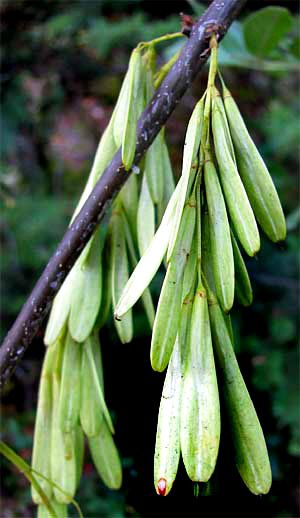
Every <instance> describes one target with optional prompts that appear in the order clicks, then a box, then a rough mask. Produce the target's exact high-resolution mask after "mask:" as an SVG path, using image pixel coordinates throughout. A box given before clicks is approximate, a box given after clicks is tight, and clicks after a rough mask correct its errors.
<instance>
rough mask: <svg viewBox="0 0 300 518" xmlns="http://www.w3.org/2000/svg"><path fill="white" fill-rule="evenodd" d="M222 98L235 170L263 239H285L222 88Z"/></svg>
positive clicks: (273, 195) (256, 158) (275, 205)
mask: <svg viewBox="0 0 300 518" xmlns="http://www.w3.org/2000/svg"><path fill="white" fill-rule="evenodd" d="M223 96H224V104H225V109H226V114H227V117H228V121H229V125H230V131H231V135H232V139H233V143H234V147H235V152H236V158H237V164H238V170H239V173H240V175H241V178H242V180H243V184H244V186H245V188H246V191H247V195H248V198H249V200H250V203H251V205H252V208H253V211H254V213H255V216H256V218H257V221H258V222H259V224H260V226H261V227H262V229H263V231H264V232H265V233H266V234H267V236H268V237H269V238H270V239H271V240H272V241H275V242H276V241H281V240H283V239H285V236H286V224H285V219H284V214H283V211H282V207H281V204H280V200H279V198H278V194H277V192H276V189H275V187H274V184H273V181H272V178H271V176H270V174H269V171H268V169H267V167H266V165H265V163H264V161H263V159H262V157H261V156H260V154H259V152H258V150H257V148H256V146H255V144H254V142H253V140H252V139H251V137H250V135H249V133H248V130H247V128H246V125H245V123H244V121H243V118H242V116H241V114H240V112H239V109H238V107H237V105H236V103H235V101H234V99H233V97H232V96H231V94H230V92H229V90H228V89H227V88H226V87H225V85H223Z"/></svg>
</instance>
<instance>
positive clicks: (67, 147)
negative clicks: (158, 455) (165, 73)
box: [0, 0, 299, 517]
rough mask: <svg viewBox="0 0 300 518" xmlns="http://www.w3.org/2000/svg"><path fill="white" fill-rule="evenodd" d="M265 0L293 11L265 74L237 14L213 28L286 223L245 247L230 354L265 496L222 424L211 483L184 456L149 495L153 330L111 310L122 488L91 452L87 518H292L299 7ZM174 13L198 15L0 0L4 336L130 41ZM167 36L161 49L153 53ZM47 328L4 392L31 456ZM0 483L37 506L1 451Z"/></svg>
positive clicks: (161, 29) (10, 425) (53, 230)
mask: <svg viewBox="0 0 300 518" xmlns="http://www.w3.org/2000/svg"><path fill="white" fill-rule="evenodd" d="M204 4H205V2H204ZM267 5H284V6H285V7H287V8H289V9H290V12H291V13H293V16H294V26H293V29H292V30H291V31H290V32H289V33H288V34H287V35H286V36H285V37H284V38H283V39H282V40H281V41H280V42H279V44H278V46H277V48H276V50H275V51H274V52H273V54H272V55H270V56H266V57H265V58H264V59H265V60H267V61H268V62H269V61H270V60H271V61H273V62H274V61H276V62H277V63H279V65H278V70H275V71H274V70H273V72H271V73H270V72H267V71H266V70H265V69H266V68H267V66H266V65H265V63H264V62H262V63H261V64H260V66H259V70H258V69H257V67H258V65H257V63H256V64H255V63H254V61H253V59H254V58H253V57H252V58H253V59H252V66H251V63H250V66H251V68H248V67H246V66H245V64H246V62H247V59H246V58H247V56H246V54H243V53H242V54H241V51H240V50H239V48H238V45H237V42H236V40H235V39H234V37H235V36H237V37H238V36H239V34H240V32H239V31H240V27H239V26H236V27H235V28H232V31H231V36H230V34H229V35H228V37H227V43H225V40H224V45H223V46H224V47H225V48H226V51H227V63H229V62H230V63H231V66H226V67H225V66H224V67H223V69H222V70H223V75H224V78H225V80H226V83H227V85H228V87H229V88H230V89H231V91H232V93H233V95H234V97H235V99H236V101H237V102H238V104H239V106H240V109H241V111H242V113H243V115H244V118H245V120H246V122H247V125H248V128H249V130H250V132H251V134H252V135H253V138H254V140H255V142H256V143H257V145H258V147H259V149H260V151H261V153H262V155H263V157H264V159H265V160H266V163H267V165H268V167H269V170H270V172H271V174H272V177H273V179H274V182H275V184H276V187H277V189H278V192H279V195H280V198H281V200H282V204H283V208H284V212H285V214H286V216H287V221H288V229H289V230H288V235H287V239H286V241H285V243H283V244H281V245H274V244H272V243H270V242H268V241H267V240H265V239H264V238H263V239H262V248H261V251H260V252H259V254H258V256H257V258H256V259H251V260H247V266H248V269H249V273H250V276H251V281H252V285H253V290H254V302H253V304H252V306H251V307H250V308H247V309H243V308H240V307H236V308H235V309H234V310H233V324H234V331H235V336H236V350H237V353H238V360H239V364H240V367H241V370H242V373H243V375H244V377H245V380H246V383H247V386H248V388H249V391H250V393H251V396H252V398H253V401H254V404H255V407H256V409H257V412H258V415H259V418H260V420H261V423H262V426H263V429H264V432H265V435H266V440H267V444H268V448H269V452H270V458H271V463H272V470H273V486H272V489H271V491H270V494H269V495H267V496H265V497H254V496H251V495H250V493H249V492H248V490H247V489H246V488H245V487H244V486H243V484H242V482H241V481H240V479H239V476H238V475H237V473H236V471H235V468H234V466H233V459H232V453H231V450H230V446H229V439H228V438H227V432H226V428H224V429H222V440H221V452H220V457H219V460H218V469H217V472H216V474H215V476H214V483H213V486H212V495H211V496H210V497H207V498H204V496H199V497H198V498H195V497H194V496H193V491H194V490H193V484H192V483H191V482H190V481H189V479H188V477H187V475H186V473H185V470H184V467H183V465H180V468H179V472H178V476H177V479H176V482H175V484H174V487H173V489H172V491H171V493H170V495H169V496H168V497H167V498H165V499H163V498H159V497H157V496H156V494H155V490H154V486H153V453H154V444H155V433H156V421H157V414H158V407H159V401H160V395H161V390H162V384H163V379H164V375H162V374H158V373H154V372H152V370H151V367H150V361H149V346H150V333H149V329H148V327H147V323H146V320H145V318H144V315H143V312H142V310H141V307H140V306H139V305H137V306H136V308H135V310H134V314H135V331H136V332H135V339H134V340H133V342H132V343H131V344H129V345H126V346H124V345H121V344H120V342H119V341H118V339H117V335H116V333H115V330H114V327H113V322H112V319H110V321H109V322H108V325H107V327H106V328H104V329H103V330H102V331H101V335H100V338H101V343H102V351H103V358H104V375H105V381H106V383H105V390H106V399H107V402H108V406H109V408H110V410H111V412H112V416H113V419H114V422H115V428H116V443H117V445H118V447H119V450H120V454H121V458H122V463H123V468H124V482H123V486H122V489H121V491H119V492H112V491H109V490H107V489H106V488H105V487H104V486H103V484H102V482H101V480H100V479H99V477H98V476H97V474H96V473H95V471H94V469H93V467H92V464H91V460H90V458H89V457H88V456H87V457H86V462H85V469H84V474H83V478H82V482H81V485H80V489H79V492H78V502H79V503H80V505H81V507H82V510H83V512H84V515H85V516H89V517H94V516H105V517H119V516H120V517H123V516H149V517H152V516H153V517H156V516H157V517H166V516H170V517H172V516H174V517H175V516H182V517H185V516H199V517H206V516H219V517H223V516H231V517H232V516H245V517H246V516H249V517H250V516H257V517H259V516H269V517H277V516H278V517H279V516H280V517H290V516H295V517H296V516H299V507H298V501H299V477H298V471H299V408H298V405H299V346H298V336H299V319H298V315H299V284H298V282H299V266H298V255H299V212H298V213H297V207H299V71H297V70H296V68H295V67H293V66H291V67H290V68H289V66H286V63H294V61H293V60H295V58H296V56H297V55H298V57H299V28H298V27H299V25H298V24H299V17H298V16H299V15H298V3H297V2H294V1H293V2H277V1H274V2H264V1H251V2H248V5H247V7H246V8H245V10H244V12H243V13H242V16H241V18H240V20H241V21H242V20H243V18H245V16H246V15H247V14H249V13H250V10H251V11H255V10H256V9H259V8H261V7H265V6H267ZM182 11H183V12H185V13H187V14H193V10H192V6H191V5H190V4H189V3H188V2H183V1H182V2H181V1H177V2H176V1H172V2H171V1H152V2H149V1H142V0H136V1H131V2H129V1H125V0H124V1H120V2H117V1H113V2H111V1H98V0H97V1H96V0H95V1H85V0H77V1H68V0H65V1H63V0H60V1H55V0H40V1H39V2H36V1H31V0H26V1H23V2H12V1H3V2H2V7H1V24H2V65H1V95H2V97H1V118H2V123H1V132H2V138H1V143H2V150H1V188H2V189H1V212H2V220H1V227H0V230H1V241H2V254H1V290H2V291H1V310H2V320H1V324H2V331H1V333H2V336H4V334H5V332H6V331H7V330H8V328H9V326H10V325H11V324H12V322H13V321H14V319H15V317H16V316H17V313H18V311H19V310H20V308H21V306H22V304H23V303H24V301H25V299H26V297H27V295H28V294H29V292H30V290H31V289H32V287H33V285H34V283H35V281H36V280H37V279H38V277H39V275H40V273H41V271H42V269H43V267H44V265H45V264H46V262H47V259H48V258H49V257H50V255H51V254H52V252H53V251H54V250H55V247H56V245H57V243H58V241H59V240H60V238H61V236H62V235H63V232H64V229H65V228H66V226H67V224H68V222H69V219H70V217H71V214H72V211H73V209H74V207H75V205H76V202H77V200H78V198H79V195H80V192H81V190H82V188H83V186H84V183H85V181H86V178H87V175H88V173H89V170H90V167H91V163H92V158H93V154H94V152H95V149H96V146H97V142H98V140H99V137H100V135H101V133H102V131H103V129H104V128H105V126H106V124H107V122H108V120H109V117H110V114H111V111H112V109H113V106H114V103H115V101H116V98H117V95H118V92H119V88H120V85H121V82H122V79H123V77H124V73H125V71H126V67H127V63H128V58H129V55H130V52H131V50H132V48H133V47H134V46H135V45H136V44H137V43H138V42H139V41H141V40H147V39H151V38H153V37H156V36H159V35H162V34H164V33H166V32H174V31H178V30H180V27H181V23H180V17H179V13H180V12H182ZM167 47H168V45H162V46H161V47H160V51H161V53H160V54H159V62H161V63H162V62H163V61H164V60H165V56H166V55H167V52H169V49H168V48H167ZM228 53H229V54H228ZM228 55H229V58H230V59H229V61H228ZM224 56H225V54H224V55H223V58H224V61H225V57H224ZM248 57H249V56H248ZM230 60H231V61H230ZM280 63H281V65H280ZM206 79H207V69H205V70H204V71H202V72H201V74H200V76H199V77H198V78H197V80H196V81H195V83H194V85H193V87H192V88H191V89H190V90H189V91H188V93H187V94H186V95H185V96H184V98H183V100H182V102H181V103H180V105H179V106H178V108H177V109H176V111H175V113H174V114H173V115H172V117H171V118H170V120H169V121H168V124H167V132H166V138H167V141H168V143H169V146H170V153H171V157H172V163H173V166H174V172H175V175H176V177H177V178H178V176H179V174H180V167H181V158H182V148H183V142H184V134H185V128H186V125H187V122H188V118H189V116H190V114H191V111H192V109H193V106H194V104H195V102H196V101H197V100H198V99H199V98H200V97H201V96H202V93H203V91H204V90H205V87H206ZM298 211H299V208H298ZM162 279H163V270H161V271H160V272H159V274H158V276H157V279H156V280H155V281H154V282H153V283H152V288H153V294H154V298H155V299H156V300H157V297H158V295H159V289H160V285H161V282H162ZM42 339H43V330H41V331H40V332H39V334H38V336H37V337H36V338H35V339H34V342H33V343H32V345H31V346H30V347H29V349H28V352H27V353H26V355H25V357H24V359H23V361H22V363H21V364H20V366H19V367H18V368H17V370H16V373H15V375H14V377H13V379H12V380H11V381H10V383H9V385H8V386H7V388H6V391H5V393H4V395H3V398H2V438H3V440H4V441H6V442H7V443H8V444H9V445H10V446H11V447H12V448H13V449H15V451H16V452H18V453H19V454H20V455H22V456H23V457H24V458H25V459H26V460H27V461H30V457H31V447H32V434H33V426H34V413H35V406H36V400H37V388H38V381H39V373H40V368H41V362H42V359H43V354H44V346H43V341H42ZM1 483H2V512H3V516H9V517H14V516H24V517H25V516H26V517H29V516H34V512H35V511H34V506H33V505H32V504H31V499H30V492H29V489H28V486H27V482H26V481H25V479H24V478H23V477H22V476H21V475H20V474H19V473H18V472H17V471H16V470H15V469H14V468H13V467H12V466H10V465H8V464H7V463H6V462H4V461H3V463H2V482H1ZM201 491H203V492H204V491H205V488H200V493H201ZM70 511H71V510H70ZM71 512H73V511H71ZM74 516H75V514H74Z"/></svg>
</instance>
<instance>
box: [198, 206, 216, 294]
mask: <svg viewBox="0 0 300 518" xmlns="http://www.w3.org/2000/svg"><path fill="white" fill-rule="evenodd" d="M212 263H213V260H212V253H211V242H210V230H209V215H208V208H207V203H206V200H205V204H204V207H203V210H202V221H201V268H202V275H203V276H204V278H205V282H206V284H207V285H208V286H209V287H210V289H211V290H212V291H213V292H214V293H216V287H215V279H214V273H213V265H212Z"/></svg>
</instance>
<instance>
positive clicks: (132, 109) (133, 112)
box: [122, 49, 143, 170]
mask: <svg viewBox="0 0 300 518" xmlns="http://www.w3.org/2000/svg"><path fill="white" fill-rule="evenodd" d="M142 79H143V76H142V57H141V52H140V50H139V49H134V51H133V52H132V54H131V57H130V61H129V67H128V91H127V111H126V115H125V120H124V129H123V136H122V161H123V163H124V165H125V168H126V170H129V169H130V167H131V166H132V162H133V159H134V154H135V147H136V127H137V121H138V117H139V113H138V111H137V107H136V105H137V99H138V95H139V93H140V83H141V81H142Z"/></svg>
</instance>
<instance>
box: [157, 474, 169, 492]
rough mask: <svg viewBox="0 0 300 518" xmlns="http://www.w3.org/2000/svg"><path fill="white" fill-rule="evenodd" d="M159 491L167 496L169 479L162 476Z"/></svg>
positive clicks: (158, 484) (158, 485)
mask: <svg viewBox="0 0 300 518" xmlns="http://www.w3.org/2000/svg"><path fill="white" fill-rule="evenodd" d="M157 492H158V494H159V495H160V496H166V493H167V481H166V479H165V478H160V479H159V481H158V483H157Z"/></svg>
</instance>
